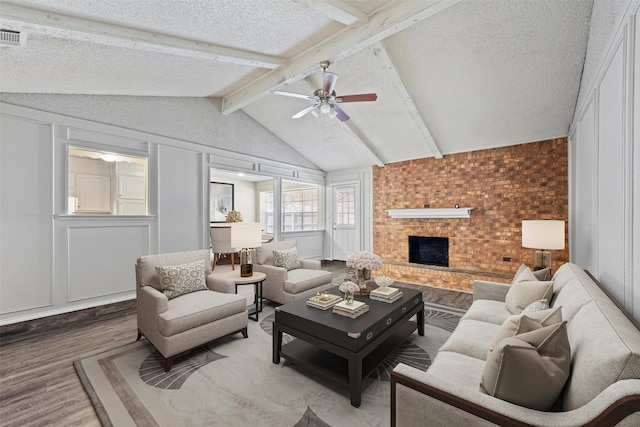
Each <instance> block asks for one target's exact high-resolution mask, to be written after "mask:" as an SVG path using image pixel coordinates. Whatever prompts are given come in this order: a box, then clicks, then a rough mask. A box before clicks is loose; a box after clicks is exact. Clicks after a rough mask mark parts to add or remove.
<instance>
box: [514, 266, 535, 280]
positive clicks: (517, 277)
mask: <svg viewBox="0 0 640 427" xmlns="http://www.w3.org/2000/svg"><path fill="white" fill-rule="evenodd" d="M527 272H528V273H531V270H530V269H529V267H527V264H520V267H518V271H516V274H514V275H513V280H511V284H512V285H514V284H516V283H517V282H519V281H520V280H525V279H524V276H523V277H522V278H520V275H521V274H522V275H526V277H528V279H527V280H535V276H533V278H532V277H531V276H529V274H527Z"/></svg>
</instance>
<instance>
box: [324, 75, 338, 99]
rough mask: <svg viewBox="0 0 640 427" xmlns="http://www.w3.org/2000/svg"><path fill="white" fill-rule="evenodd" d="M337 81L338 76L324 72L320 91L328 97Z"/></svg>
mask: <svg viewBox="0 0 640 427" xmlns="http://www.w3.org/2000/svg"><path fill="white" fill-rule="evenodd" d="M336 80H338V75H337V74H335V73H332V72H330V71H325V72H324V75H323V79H322V91H323V92H324V93H326V94H328V95H331V94H332V93H333V88H334V86H335V85H336Z"/></svg>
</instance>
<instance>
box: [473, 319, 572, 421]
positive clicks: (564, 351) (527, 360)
mask: <svg viewBox="0 0 640 427" xmlns="http://www.w3.org/2000/svg"><path fill="white" fill-rule="evenodd" d="M566 325H567V322H562V323H558V324H556V325H550V326H545V327H543V328H540V329H536V330H534V331H531V332H525V333H523V334H519V335H516V336H514V337H510V338H505V339H503V340H502V341H500V343H499V344H498V345H497V346H496V348H495V349H494V350H493V351H492V352H491V353H490V354H489V357H488V358H487V363H486V364H485V366H484V369H483V371H482V379H481V381H480V391H481V392H483V393H486V394H489V395H491V396H494V397H497V398H498V399H502V400H506V401H508V402H511V403H514V404H516V405H520V406H524V407H527V408H531V409H537V410H539V411H547V410H549V409H551V408H552V407H553V405H554V404H555V402H556V401H557V400H558V398H559V397H560V394H561V393H562V389H563V388H564V385H565V383H566V382H567V379H568V378H569V372H570V368H571V347H570V345H569V338H568V336H567V327H566Z"/></svg>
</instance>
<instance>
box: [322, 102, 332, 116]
mask: <svg viewBox="0 0 640 427" xmlns="http://www.w3.org/2000/svg"><path fill="white" fill-rule="evenodd" d="M320 111H321V112H323V113H325V114H327V113H328V112H329V111H331V107H330V106H329V104H326V103H323V104H322V105H321V106H320Z"/></svg>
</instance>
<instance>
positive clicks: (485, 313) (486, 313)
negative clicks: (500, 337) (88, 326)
mask: <svg viewBox="0 0 640 427" xmlns="http://www.w3.org/2000/svg"><path fill="white" fill-rule="evenodd" d="M509 316H511V313H510V312H509V310H507V307H506V306H505V305H504V302H502V301H494V300H488V299H479V300H475V301H474V302H473V304H471V307H469V310H467V312H466V313H465V314H464V316H462V318H463V319H473V320H479V321H481V322H488V323H493V324H494V325H498V326H500V325H502V324H503V323H504V321H505V320H507V317H509Z"/></svg>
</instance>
